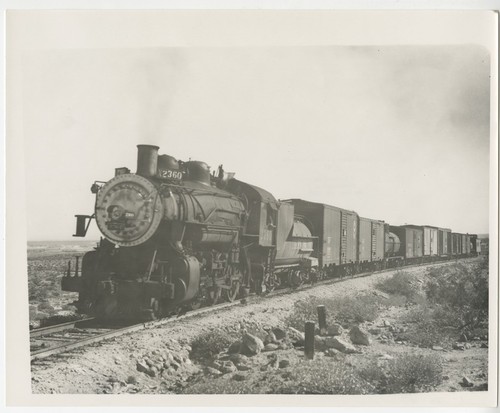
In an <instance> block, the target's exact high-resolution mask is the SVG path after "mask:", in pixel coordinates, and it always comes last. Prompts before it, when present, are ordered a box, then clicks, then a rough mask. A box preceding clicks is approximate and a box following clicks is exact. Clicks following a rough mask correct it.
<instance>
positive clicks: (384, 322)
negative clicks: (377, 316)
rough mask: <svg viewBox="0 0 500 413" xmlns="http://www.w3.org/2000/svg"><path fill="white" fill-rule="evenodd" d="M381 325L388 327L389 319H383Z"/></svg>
mask: <svg viewBox="0 0 500 413" xmlns="http://www.w3.org/2000/svg"><path fill="white" fill-rule="evenodd" d="M382 325H383V326H384V327H390V326H391V323H389V321H387V320H384V321H383V322H382Z"/></svg>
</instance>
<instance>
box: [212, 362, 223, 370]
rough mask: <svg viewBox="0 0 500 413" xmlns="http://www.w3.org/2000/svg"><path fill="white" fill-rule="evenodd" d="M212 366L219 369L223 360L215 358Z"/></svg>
mask: <svg viewBox="0 0 500 413" xmlns="http://www.w3.org/2000/svg"><path fill="white" fill-rule="evenodd" d="M212 367H213V368H214V369H217V370H220V369H221V368H222V362H221V361H219V360H215V361H214V362H213V363H212Z"/></svg>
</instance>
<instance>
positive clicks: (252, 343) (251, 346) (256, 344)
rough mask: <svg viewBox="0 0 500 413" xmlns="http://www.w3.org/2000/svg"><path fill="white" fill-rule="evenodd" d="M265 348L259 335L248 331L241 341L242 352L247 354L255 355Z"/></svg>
mask: <svg viewBox="0 0 500 413" xmlns="http://www.w3.org/2000/svg"><path fill="white" fill-rule="evenodd" d="M263 349H264V343H263V342H262V340H261V339H260V338H259V337H256V336H254V335H252V334H249V333H246V334H245V335H244V336H243V339H242V341H241V347H240V353H241V354H244V355H246V356H254V355H256V354H259V353H260V352H261V351H262V350H263Z"/></svg>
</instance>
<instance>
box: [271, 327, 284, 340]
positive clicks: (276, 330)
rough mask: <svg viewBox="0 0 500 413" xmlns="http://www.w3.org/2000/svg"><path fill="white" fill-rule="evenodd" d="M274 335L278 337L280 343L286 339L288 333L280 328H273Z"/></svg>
mask: <svg viewBox="0 0 500 413" xmlns="http://www.w3.org/2000/svg"><path fill="white" fill-rule="evenodd" d="M272 333H273V334H274V337H276V340H278V341H279V340H283V339H284V338H285V337H286V331H285V330H283V329H282V328H279V327H275V328H273V329H272Z"/></svg>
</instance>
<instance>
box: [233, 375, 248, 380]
mask: <svg viewBox="0 0 500 413" xmlns="http://www.w3.org/2000/svg"><path fill="white" fill-rule="evenodd" d="M246 379H247V376H246V375H245V374H241V373H236V374H235V375H233V380H236V381H245V380H246Z"/></svg>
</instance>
